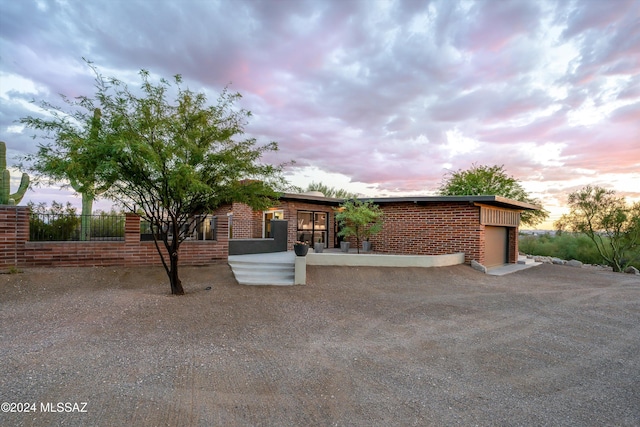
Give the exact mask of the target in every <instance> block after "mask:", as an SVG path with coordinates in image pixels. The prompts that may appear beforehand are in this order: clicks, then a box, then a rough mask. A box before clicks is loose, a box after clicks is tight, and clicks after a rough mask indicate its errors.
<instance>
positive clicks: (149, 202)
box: [96, 70, 284, 294]
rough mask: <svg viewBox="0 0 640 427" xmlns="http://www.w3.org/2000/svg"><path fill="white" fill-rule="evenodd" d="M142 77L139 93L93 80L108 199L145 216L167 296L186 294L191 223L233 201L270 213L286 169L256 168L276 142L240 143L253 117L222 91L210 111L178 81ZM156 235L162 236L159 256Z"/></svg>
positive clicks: (143, 74) (203, 97) (199, 96)
mask: <svg viewBox="0 0 640 427" xmlns="http://www.w3.org/2000/svg"><path fill="white" fill-rule="evenodd" d="M140 77H141V80H142V83H141V88H140V90H136V91H131V90H130V89H129V88H128V86H127V85H126V84H124V83H123V82H121V81H119V80H117V79H113V78H111V79H108V80H105V79H104V78H102V77H100V78H99V79H98V80H99V84H98V85H97V87H98V93H97V95H96V98H97V99H98V100H99V102H100V105H101V106H102V109H103V113H104V117H105V118H107V121H105V122H104V123H103V126H106V127H107V128H108V129H109V140H110V144H111V147H112V153H111V155H110V156H109V159H110V164H109V168H108V170H107V171H106V172H107V176H108V177H115V178H116V179H115V181H114V183H113V186H112V187H111V189H110V190H109V191H108V193H107V194H108V196H109V197H110V198H112V199H113V200H115V201H117V202H119V203H120V204H121V205H122V206H124V207H125V208H126V210H127V211H130V212H140V211H141V212H143V214H142V217H143V219H144V220H147V221H149V223H150V224H151V228H152V235H153V236H154V242H155V244H156V248H157V249H158V253H159V254H160V257H161V260H162V263H163V265H164V267H165V270H166V272H167V275H168V276H169V281H170V284H171V292H172V293H173V294H183V293H184V290H183V288H182V284H181V282H180V279H179V277H178V250H179V247H180V244H181V242H182V241H183V240H184V239H186V238H187V237H188V234H187V230H188V227H186V225H187V224H188V223H189V222H190V221H191V218H192V217H193V216H194V215H198V214H202V213H208V212H211V211H213V210H215V209H216V208H217V207H219V206H220V205H221V204H223V203H227V202H230V201H237V202H242V203H246V204H248V205H249V206H251V207H252V208H254V209H256V210H259V209H264V208H266V207H268V206H270V205H271V204H272V203H273V200H274V199H276V198H277V196H278V193H277V192H276V190H277V189H278V188H279V187H281V186H282V185H284V179H283V178H282V175H281V172H282V167H283V165H279V166H273V165H268V164H263V163H261V161H260V160H261V158H262V156H263V155H264V154H265V153H268V152H272V151H276V150H277V148H278V147H277V144H276V143H275V142H272V143H269V144H266V145H262V146H259V145H257V144H256V140H255V139H253V138H245V139H239V137H241V136H242V135H243V134H244V126H245V125H246V123H247V121H248V119H249V117H250V116H251V114H250V113H249V112H248V111H246V110H243V109H236V108H235V107H234V104H235V103H236V102H237V101H238V100H239V99H240V98H241V96H240V94H238V93H230V92H228V91H227V90H224V91H223V92H222V93H221V95H220V96H219V98H218V99H217V102H216V103H215V105H209V104H208V100H207V97H206V95H205V94H204V93H196V92H193V91H191V90H189V89H184V88H183V87H182V85H181V83H182V79H181V77H180V76H179V75H178V76H175V77H174V79H173V84H171V83H169V81H167V80H165V79H161V80H160V82H159V83H153V82H151V80H150V76H149V73H148V72H147V71H145V70H142V71H141V72H140ZM171 94H174V95H173V96H174V98H173V100H170V99H169V98H170V96H171ZM165 231H166V232H165ZM155 236H162V237H161V239H162V243H163V245H164V251H163V250H161V248H160V245H159V242H158V240H157V239H156V238H155ZM167 259H168V262H167Z"/></svg>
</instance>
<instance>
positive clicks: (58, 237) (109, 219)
mask: <svg viewBox="0 0 640 427" xmlns="http://www.w3.org/2000/svg"><path fill="white" fill-rule="evenodd" d="M27 206H28V207H29V208H30V209H31V218H30V220H29V239H30V240H31V241H48V242H51V241H68V240H123V239H124V225H125V216H124V214H123V213H122V212H116V211H115V210H113V209H111V211H110V212H103V211H98V212H96V214H95V215H86V216H85V215H78V213H77V210H76V208H75V207H74V206H73V205H71V204H70V203H68V202H67V204H66V205H63V204H62V203H58V202H56V201H55V200H54V201H53V202H52V204H51V207H47V204H46V203H39V204H37V205H36V204H34V203H33V202H29V203H28V204H27ZM83 220H86V221H87V222H89V223H90V227H89V228H90V230H91V234H90V235H89V236H87V238H86V239H83V238H82V237H81V232H82V227H81V224H82V222H83Z"/></svg>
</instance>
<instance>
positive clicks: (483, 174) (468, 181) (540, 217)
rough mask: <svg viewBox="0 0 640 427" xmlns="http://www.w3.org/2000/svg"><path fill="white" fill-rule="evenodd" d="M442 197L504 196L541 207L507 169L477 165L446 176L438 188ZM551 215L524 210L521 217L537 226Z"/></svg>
mask: <svg viewBox="0 0 640 427" xmlns="http://www.w3.org/2000/svg"><path fill="white" fill-rule="evenodd" d="M439 193H440V194H441V195H443V196H482V195H488V196H501V197H506V198H508V199H513V200H518V201H520V202H526V203H530V204H532V205H536V206H540V200H538V199H535V198H532V197H531V196H529V194H528V193H527V192H526V191H525V189H524V188H523V187H522V185H521V184H520V183H519V182H518V181H517V180H516V179H515V178H513V177H511V176H509V175H507V173H506V171H505V170H504V166H497V165H495V166H476V165H473V166H472V167H471V168H470V169H467V170H461V169H460V170H458V171H456V172H450V173H448V174H447V175H445V178H444V179H443V182H442V184H441V185H440V188H439ZM548 216H549V212H548V211H547V210H545V209H542V208H541V209H539V210H535V211H524V212H522V214H521V216H520V218H521V220H522V223H523V224H525V225H535V224H539V223H540V222H542V221H544V220H545V219H546V218H547V217H548Z"/></svg>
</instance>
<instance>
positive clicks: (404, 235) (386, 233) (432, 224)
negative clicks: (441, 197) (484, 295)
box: [371, 202, 485, 262]
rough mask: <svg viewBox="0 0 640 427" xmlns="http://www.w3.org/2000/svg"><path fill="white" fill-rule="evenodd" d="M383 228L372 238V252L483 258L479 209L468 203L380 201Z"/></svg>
mask: <svg viewBox="0 0 640 427" xmlns="http://www.w3.org/2000/svg"><path fill="white" fill-rule="evenodd" d="M380 207H381V209H382V211H383V212H384V219H383V227H382V231H381V232H380V233H379V234H377V235H375V236H373V237H372V238H371V243H372V244H373V249H374V251H375V252H381V253H394V254H413V255H444V254H451V253H456V252H464V253H465V262H471V260H476V261H478V262H483V261H484V245H485V241H484V226H483V225H481V224H480V208H479V207H477V206H473V205H470V204H467V203H429V204H420V205H419V204H415V203H413V202H404V203H383V204H380Z"/></svg>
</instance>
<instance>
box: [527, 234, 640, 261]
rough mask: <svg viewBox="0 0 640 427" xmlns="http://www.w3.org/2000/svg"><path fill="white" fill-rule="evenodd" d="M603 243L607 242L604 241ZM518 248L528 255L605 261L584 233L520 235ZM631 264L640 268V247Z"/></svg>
mask: <svg viewBox="0 0 640 427" xmlns="http://www.w3.org/2000/svg"><path fill="white" fill-rule="evenodd" d="M605 243H608V242H606V241H605ZM518 248H519V250H520V252H524V253H526V254H528V255H541V256H550V257H556V258H561V259H566V260H571V259H576V260H578V261H582V262H583V263H585V264H604V263H605V261H604V260H603V259H602V257H601V256H600V254H599V253H598V250H597V249H596V247H595V245H594V244H593V242H592V241H591V240H590V239H589V238H588V237H587V236H585V235H584V234H573V233H562V234H560V235H556V236H552V235H550V234H543V235H540V236H534V235H521V236H520V239H519V243H518ZM631 265H633V266H634V267H636V268H640V248H638V249H637V250H636V251H635V252H634V253H633V256H632V260H631Z"/></svg>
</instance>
